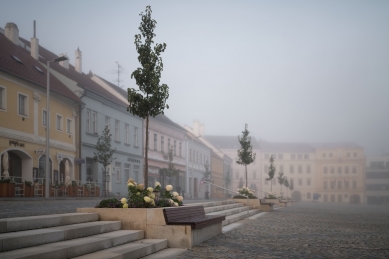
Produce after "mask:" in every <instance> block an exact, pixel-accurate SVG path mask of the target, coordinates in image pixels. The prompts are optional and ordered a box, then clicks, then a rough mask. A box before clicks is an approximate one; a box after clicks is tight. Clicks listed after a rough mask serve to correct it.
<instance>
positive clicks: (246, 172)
mask: <svg viewBox="0 0 389 259" xmlns="http://www.w3.org/2000/svg"><path fill="white" fill-rule="evenodd" d="M245 167H246V188H247V165H245Z"/></svg>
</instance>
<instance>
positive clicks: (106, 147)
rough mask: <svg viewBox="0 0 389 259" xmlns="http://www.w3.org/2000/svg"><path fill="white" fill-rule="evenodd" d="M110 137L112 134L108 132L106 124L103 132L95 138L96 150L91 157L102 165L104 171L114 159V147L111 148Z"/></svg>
mask: <svg viewBox="0 0 389 259" xmlns="http://www.w3.org/2000/svg"><path fill="white" fill-rule="evenodd" d="M111 137H112V134H110V133H109V128H108V127H107V126H106V127H105V128H104V130H103V134H102V135H100V136H99V138H98V139H97V144H96V150H97V152H94V157H93V159H94V160H95V161H96V162H99V163H100V164H102V165H103V170H104V173H105V172H106V169H107V166H108V165H109V164H111V163H112V161H113V160H115V159H116V158H113V157H112V155H113V153H114V152H115V149H111Z"/></svg>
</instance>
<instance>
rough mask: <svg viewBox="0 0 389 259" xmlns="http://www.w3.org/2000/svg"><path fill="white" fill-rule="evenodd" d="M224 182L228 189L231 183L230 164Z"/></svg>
mask: <svg viewBox="0 0 389 259" xmlns="http://www.w3.org/2000/svg"><path fill="white" fill-rule="evenodd" d="M224 184H225V187H226V189H228V187H229V186H230V184H231V172H230V166H228V169H227V172H226V176H225V177H224Z"/></svg>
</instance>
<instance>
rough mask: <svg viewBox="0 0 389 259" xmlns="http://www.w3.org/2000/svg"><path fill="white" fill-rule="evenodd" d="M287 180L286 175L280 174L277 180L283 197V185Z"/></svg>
mask: <svg viewBox="0 0 389 259" xmlns="http://www.w3.org/2000/svg"><path fill="white" fill-rule="evenodd" d="M285 179H286V176H284V173H283V172H279V173H278V177H277V180H278V183H279V184H280V185H281V195H282V185H284V182H285Z"/></svg>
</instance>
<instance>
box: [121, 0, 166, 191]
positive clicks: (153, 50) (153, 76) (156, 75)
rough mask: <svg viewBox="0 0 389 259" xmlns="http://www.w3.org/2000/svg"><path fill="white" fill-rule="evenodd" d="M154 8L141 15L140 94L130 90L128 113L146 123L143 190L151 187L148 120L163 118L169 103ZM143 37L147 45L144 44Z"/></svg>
mask: <svg viewBox="0 0 389 259" xmlns="http://www.w3.org/2000/svg"><path fill="white" fill-rule="evenodd" d="M151 12H152V11H151V7H150V6H147V7H146V11H145V13H143V12H142V13H141V14H140V16H141V17H142V18H141V19H142V21H141V23H140V26H139V30H140V32H141V33H140V34H137V35H135V46H136V51H137V52H138V54H139V56H138V61H139V63H140V64H141V65H142V67H139V68H137V69H136V70H135V71H134V72H132V74H131V78H135V81H136V84H137V85H138V87H139V90H136V89H134V88H128V102H129V106H128V107H127V110H128V111H129V112H131V113H132V114H134V115H136V116H139V117H141V118H143V119H145V120H146V130H145V132H146V144H145V145H146V146H145V148H144V151H145V166H144V172H143V178H144V186H145V187H147V186H148V148H147V147H148V146H149V135H148V134H147V133H148V132H149V117H150V116H152V117H155V116H157V115H158V114H161V113H162V114H163V113H164V109H165V108H167V109H169V106H168V105H167V104H166V100H167V99H168V98H169V87H168V86H167V85H166V84H162V85H161V84H160V78H161V73H162V71H163V63H162V58H161V57H160V55H161V53H162V52H164V51H165V49H166V44H165V43H163V44H155V45H154V47H152V44H154V41H153V38H154V36H155V34H154V29H155V27H156V24H157V22H156V21H155V20H154V19H151ZM142 37H143V38H144V42H142Z"/></svg>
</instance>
